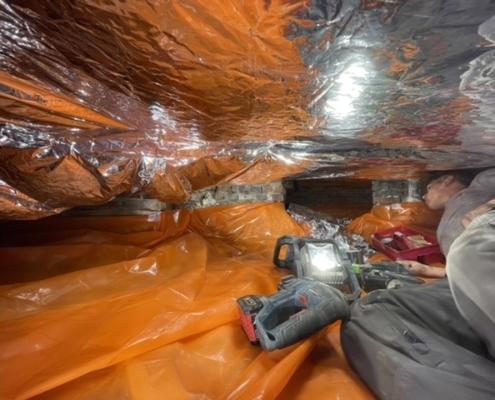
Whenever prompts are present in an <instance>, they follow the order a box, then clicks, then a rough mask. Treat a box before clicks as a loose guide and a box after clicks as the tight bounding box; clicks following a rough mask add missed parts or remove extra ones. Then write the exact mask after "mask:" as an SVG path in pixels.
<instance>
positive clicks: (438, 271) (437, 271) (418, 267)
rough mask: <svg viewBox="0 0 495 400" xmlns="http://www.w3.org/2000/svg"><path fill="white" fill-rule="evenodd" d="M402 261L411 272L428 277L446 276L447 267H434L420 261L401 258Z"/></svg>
mask: <svg viewBox="0 0 495 400" xmlns="http://www.w3.org/2000/svg"><path fill="white" fill-rule="evenodd" d="M398 262H399V263H401V264H402V265H403V266H404V267H405V268H406V269H407V270H408V271H409V272H410V273H411V274H413V275H420V276H424V277H427V278H444V277H445V268H441V267H432V266H430V265H426V264H422V263H420V262H418V261H409V260H401V261H398Z"/></svg>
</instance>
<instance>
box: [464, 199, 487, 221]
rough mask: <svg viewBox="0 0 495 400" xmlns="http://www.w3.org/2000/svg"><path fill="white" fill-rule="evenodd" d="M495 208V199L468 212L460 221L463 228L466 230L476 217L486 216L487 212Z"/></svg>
mask: <svg viewBox="0 0 495 400" xmlns="http://www.w3.org/2000/svg"><path fill="white" fill-rule="evenodd" d="M493 208H495V199H492V200H490V201H488V202H486V203H485V204H482V205H481V206H479V207H477V208H475V209H474V210H472V211H470V212H468V213H467V214H466V215H465V216H464V218H463V219H462V225H464V228H467V227H468V226H469V224H470V223H471V222H473V220H474V219H475V218H476V217H479V216H480V215H483V214H486V213H487V212H488V211H490V210H492V209H493Z"/></svg>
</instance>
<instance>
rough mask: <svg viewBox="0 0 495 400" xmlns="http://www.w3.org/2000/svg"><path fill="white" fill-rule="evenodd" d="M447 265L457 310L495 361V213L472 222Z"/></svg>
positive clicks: (460, 237) (452, 251)
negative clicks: (481, 340)
mask: <svg viewBox="0 0 495 400" xmlns="http://www.w3.org/2000/svg"><path fill="white" fill-rule="evenodd" d="M447 266H448V267H447V274H448V279H449V283H450V286H451V290H452V293H453V295H454V299H455V302H456V304H457V308H458V309H459V311H460V312H461V314H462V315H463V317H465V319H466V321H467V322H468V323H469V325H470V326H471V327H472V328H473V330H474V331H475V332H476V333H478V335H479V336H480V337H481V338H483V340H484V341H485V343H486V344H487V346H488V349H489V351H490V353H491V355H492V356H493V357H494V358H495V211H491V212H490V213H487V214H484V215H482V216H480V217H478V218H476V219H475V220H473V222H471V224H470V225H469V227H468V229H466V230H465V231H464V233H463V234H462V235H461V236H459V237H458V238H457V239H456V240H455V241H454V243H453V244H452V247H451V249H450V252H449V256H448V259H447ZM494 382H495V377H494ZM494 385H495V384H494Z"/></svg>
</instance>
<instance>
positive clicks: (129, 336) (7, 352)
mask: <svg viewBox="0 0 495 400" xmlns="http://www.w3.org/2000/svg"><path fill="white" fill-rule="evenodd" d="M420 210H423V207H422V206H421V205H413V204H412V205H411V204H410V205H404V206H402V207H393V208H391V207H390V206H388V207H387V206H382V207H377V208H375V209H373V210H372V213H371V214H366V215H364V216H362V217H360V218H358V219H356V220H355V221H354V222H353V223H352V224H351V225H350V228H353V229H355V230H361V233H363V232H364V233H366V232H369V231H371V230H372V229H373V227H375V228H376V227H377V226H378V227H380V226H394V225H399V224H404V223H409V224H421V223H422V222H425V221H426V219H425V218H424V215H423V213H422V212H420ZM371 216H373V218H371ZM428 222H431V219H430V220H428ZM303 223H304V222H303ZM1 232H3V234H2V237H1V244H2V247H0V259H1V260H2V274H1V275H0V276H1V277H0V279H1V281H0V283H1V284H2V285H1V286H0V376H1V377H2V379H1V384H0V398H1V399H25V398H31V397H38V398H46V399H147V400H148V399H163V398H169V399H191V398H200V399H255V398H263V399H274V398H278V399H334V400H337V399H339V400H340V399H342V400H364V399H371V398H373V396H372V395H371V394H370V393H369V392H368V390H367V389H366V388H365V386H364V385H363V384H362V383H361V381H360V380H359V378H357V377H356V375H355V374H354V373H353V372H352V371H351V369H350V367H349V366H348V364H347V363H346V361H345V357H344V355H343V353H342V349H341V348H340V339H339V326H338V324H334V325H332V326H330V327H329V328H328V329H326V330H324V331H323V332H320V334H319V335H315V336H314V337H312V338H310V339H308V340H306V341H303V342H301V343H299V344H296V345H294V346H292V347H290V348H288V349H284V350H281V351H276V352H273V353H266V352H263V351H261V350H260V348H258V347H255V346H252V345H251V344H250V343H249V342H248V340H247V338H246V337H245V335H244V333H243V331H242V329H241V327H240V324H239V322H238V315H237V309H236V305H235V300H236V299H237V298H239V297H241V296H243V295H247V294H270V293H274V292H275V291H276V286H277V283H278V282H279V280H280V279H281V277H282V276H283V272H281V271H279V270H277V269H276V268H275V267H274V266H273V264H272V262H271V257H272V251H273V248H274V244H275V242H276V240H277V238H278V237H280V236H282V235H307V234H310V230H309V228H308V226H305V225H299V224H298V223H296V222H295V221H294V220H293V219H292V218H291V217H290V216H289V215H288V214H287V212H286V211H285V209H284V206H283V205H282V204H244V205H235V206H224V207H217V208H210V209H203V210H196V211H192V212H191V211H186V210H182V211H174V212H164V213H161V214H151V215H147V216H113V217H64V216H58V217H52V218H48V219H43V220H38V221H32V222H31V221H30V222H27V221H26V222H24V221H17V222H4V223H3V224H1Z"/></svg>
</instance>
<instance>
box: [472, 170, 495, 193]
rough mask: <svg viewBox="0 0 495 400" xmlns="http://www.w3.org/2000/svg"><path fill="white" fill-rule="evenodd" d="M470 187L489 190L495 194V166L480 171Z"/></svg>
mask: <svg viewBox="0 0 495 400" xmlns="http://www.w3.org/2000/svg"><path fill="white" fill-rule="evenodd" d="M469 189H474V190H482V191H488V192H492V193H494V194H495V168H490V169H487V170H485V171H483V172H480V173H479V174H478V175H476V177H475V178H474V179H473V181H472V182H471V184H470V185H469Z"/></svg>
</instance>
